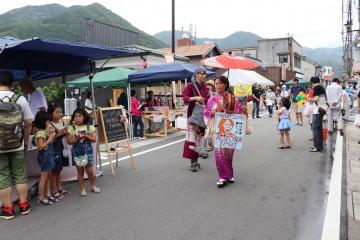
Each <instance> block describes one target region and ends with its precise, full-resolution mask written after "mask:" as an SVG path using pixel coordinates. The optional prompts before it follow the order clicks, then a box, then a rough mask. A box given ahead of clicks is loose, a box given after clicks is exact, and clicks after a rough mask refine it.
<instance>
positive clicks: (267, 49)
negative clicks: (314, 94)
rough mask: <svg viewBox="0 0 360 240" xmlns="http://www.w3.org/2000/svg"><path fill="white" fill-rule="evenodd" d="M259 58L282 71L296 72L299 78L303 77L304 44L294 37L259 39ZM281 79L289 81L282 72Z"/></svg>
mask: <svg viewBox="0 0 360 240" xmlns="http://www.w3.org/2000/svg"><path fill="white" fill-rule="evenodd" d="M257 58H259V59H260V60H262V61H264V62H266V63H267V64H268V65H270V66H272V67H279V68H281V71H282V72H284V71H286V70H290V71H293V72H295V76H296V77H297V78H300V79H303V78H304V74H303V71H302V66H301V65H302V46H301V45H300V44H299V43H298V42H297V41H295V39H294V38H293V37H287V38H273V39H261V40H258V46H257ZM281 80H282V81H287V80H290V79H286V74H281Z"/></svg>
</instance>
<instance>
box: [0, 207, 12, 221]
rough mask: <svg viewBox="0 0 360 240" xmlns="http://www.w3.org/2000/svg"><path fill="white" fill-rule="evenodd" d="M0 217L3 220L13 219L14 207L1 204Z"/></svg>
mask: <svg viewBox="0 0 360 240" xmlns="http://www.w3.org/2000/svg"><path fill="white" fill-rule="evenodd" d="M0 218H2V219H5V220H11V219H14V218H15V213H14V207H13V206H10V207H5V206H4V205H2V206H1V213H0Z"/></svg>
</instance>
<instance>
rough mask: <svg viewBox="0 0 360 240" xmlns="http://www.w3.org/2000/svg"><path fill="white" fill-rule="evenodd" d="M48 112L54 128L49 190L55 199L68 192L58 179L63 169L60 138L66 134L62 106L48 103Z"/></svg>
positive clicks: (61, 197)
mask: <svg viewBox="0 0 360 240" xmlns="http://www.w3.org/2000/svg"><path fill="white" fill-rule="evenodd" d="M48 113H49V114H50V117H51V122H50V124H51V126H52V127H53V128H54V129H55V133H56V136H55V141H54V143H53V145H54V152H55V169H54V170H53V171H52V174H51V175H52V178H51V179H50V182H51V192H52V194H53V196H54V197H55V198H56V199H59V200H61V199H63V198H64V196H66V195H68V194H69V192H68V191H66V190H65V189H63V187H62V184H61V180H60V173H61V171H62V169H63V161H64V157H63V150H64V145H63V143H62V139H63V137H64V136H66V132H67V131H66V128H65V125H64V122H63V121H62V119H61V118H62V114H63V112H62V108H61V107H60V106H59V105H57V104H54V103H52V104H50V105H49V108H48Z"/></svg>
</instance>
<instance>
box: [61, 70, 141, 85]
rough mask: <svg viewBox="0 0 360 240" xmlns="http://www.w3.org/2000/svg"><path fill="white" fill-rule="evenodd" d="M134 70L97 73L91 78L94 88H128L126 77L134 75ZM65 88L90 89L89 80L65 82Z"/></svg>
mask: <svg viewBox="0 0 360 240" xmlns="http://www.w3.org/2000/svg"><path fill="white" fill-rule="evenodd" d="M134 72H135V71H134V70H131V69H127V68H122V67H117V68H113V69H110V70H106V71H102V72H98V73H96V74H95V76H94V78H93V82H94V87H96V88H101V87H112V88H115V87H116V88H126V87H128V76H129V74H131V73H134ZM65 85H66V88H85V87H90V80H89V77H88V76H84V77H81V78H78V79H75V80H72V81H69V82H67V83H66V84H65Z"/></svg>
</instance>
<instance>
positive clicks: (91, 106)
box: [84, 92, 94, 119]
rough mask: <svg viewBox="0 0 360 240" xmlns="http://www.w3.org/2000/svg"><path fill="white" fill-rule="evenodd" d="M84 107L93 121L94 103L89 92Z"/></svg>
mask: <svg viewBox="0 0 360 240" xmlns="http://www.w3.org/2000/svg"><path fill="white" fill-rule="evenodd" d="M84 107H85V111H86V112H87V113H88V114H89V116H90V117H91V119H93V118H94V104H93V101H92V95H91V92H88V93H87V94H86V99H85V105H84Z"/></svg>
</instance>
